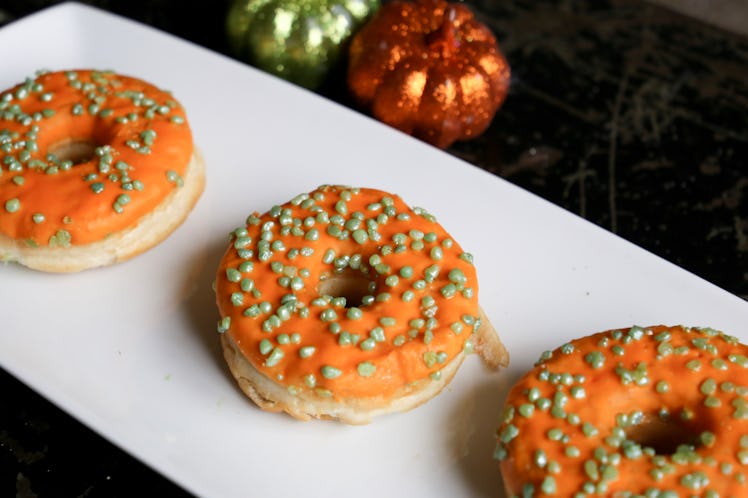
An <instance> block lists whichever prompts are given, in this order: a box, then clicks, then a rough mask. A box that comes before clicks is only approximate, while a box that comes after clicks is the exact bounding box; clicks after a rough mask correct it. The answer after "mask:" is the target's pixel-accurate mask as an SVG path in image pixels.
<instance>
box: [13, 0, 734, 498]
mask: <svg viewBox="0 0 748 498" xmlns="http://www.w3.org/2000/svg"><path fill="white" fill-rule="evenodd" d="M39 33H44V34H45V36H43V37H42V36H39ZM0 60H1V61H2V71H0V88H6V87H9V86H11V85H12V84H14V83H16V82H19V81H22V79H23V78H24V77H25V76H27V75H31V74H33V72H34V71H35V70H37V69H40V68H47V69H67V68H84V67H93V68H111V69H115V70H116V71H118V72H122V73H129V74H132V75H135V76H138V77H141V78H144V79H147V80H150V81H153V82H155V83H157V84H158V85H159V86H161V87H163V88H167V89H170V90H172V91H173V92H174V94H175V96H176V97H177V98H179V99H180V100H181V101H182V103H183V104H184V105H185V106H186V108H187V110H188V114H189V118H190V120H191V123H192V126H193V131H194V134H195V137H196V141H197V142H198V144H199V146H200V148H201V149H202V151H203V152H204V155H205V157H206V159H207V164H208V184H207V190H206V192H205V194H204V196H203V197H202V199H201V200H200V202H199V204H198V206H197V208H196V209H195V211H194V212H193V213H192V215H191V216H190V218H189V219H188V220H187V222H186V223H185V224H184V225H183V226H182V227H181V228H180V229H179V230H178V231H177V232H176V233H174V234H173V235H172V236H171V237H170V238H169V239H168V240H167V241H166V242H164V243H163V244H161V245H160V246H158V247H156V248H155V249H153V250H151V251H149V252H148V253H146V254H144V255H142V256H139V257H138V258H136V259H134V260H132V261H130V262H127V263H124V264H121V265H119V266H115V267H111V268H106V269H100V270H94V271H87V272H83V273H80V274H75V275H46V274H42V273H37V272H33V271H29V270H26V269H23V268H20V267H16V266H13V265H6V266H2V267H0V302H2V309H3V322H2V327H1V328H0V364H1V365H2V366H3V368H5V369H7V370H8V371H9V372H11V373H12V374H14V375H15V376H17V377H18V378H19V379H21V380H22V381H23V382H25V383H27V384H28V385H29V386H31V387H32V388H34V389H36V390H37V391H39V392H40V393H41V394H43V395H44V396H46V397H47V398H49V399H50V400H52V401H53V402H54V403H56V404H57V405H59V406H60V407H62V408H63V409H64V410H66V411H67V412H69V413H71V414H72V415H73V416H75V417H76V418H78V419H79V420H80V421H82V422H83V423H85V424H87V425H88V426H90V427H91V428H93V429H94V430H96V431H98V432H99V433H101V434H103V435H104V436H105V437H107V438H108V439H110V440H111V441H113V442H114V443H115V444H117V445H119V446H120V447H122V448H124V449H125V450H126V451H128V452H130V453H131V454H133V455H135V456H136V457H137V458H139V459H141V460H143V461H144V462H146V463H147V464H148V465H150V466H152V467H153V468H155V469H156V470H158V471H159V472H161V473H162V474H164V475H166V476H168V477H169V478H171V479H173V480H174V481H176V482H178V483H179V484H180V485H182V486H183V487H185V488H186V489H188V490H190V491H191V492H193V493H196V494H199V495H203V496H250V495H251V496H263V497H264V498H271V497H274V496H305V497H313V496H320V497H340V496H353V495H355V496H357V497H359V498H363V497H368V496H371V497H382V496H409V497H419V496H423V497H432V496H461V497H462V496H496V495H497V490H498V489H499V488H500V486H501V484H500V476H499V472H498V469H497V465H496V463H495V462H494V461H493V460H492V458H491V454H492V451H493V447H494V444H493V433H494V429H495V427H496V425H497V418H498V414H499V412H500V409H501V404H502V402H503V398H504V396H505V394H506V391H507V389H508V387H509V385H510V384H511V383H512V382H513V381H514V380H515V379H516V378H517V376H518V375H520V373H521V372H522V371H523V370H525V369H526V368H527V367H529V366H530V365H531V363H532V362H533V361H534V360H535V359H536V358H537V357H538V355H539V354H540V353H541V352H542V351H543V350H545V349H551V348H553V347H555V346H557V345H559V344H561V343H562V342H564V341H566V340H568V339H571V338H574V337H577V336H580V335H585V334H587V333H591V332H595V331H598V330H603V329H608V328H614V327H624V326H629V325H633V324H641V325H649V324H655V323H666V324H681V323H682V324H690V325H710V326H712V327H716V328H721V329H723V330H725V331H728V332H730V333H732V334H734V335H737V336H739V337H741V338H742V339H744V340H748V330H746V324H748V304H746V303H745V302H744V301H742V300H740V299H738V298H737V297H735V296H733V295H731V294H728V293H726V292H724V291H722V290H720V289H718V288H716V287H714V286H713V285H711V284H709V283H707V282H705V281H703V280H701V279H699V278H697V277H695V276H693V275H691V274H689V273H686V272H685V271H683V270H681V269H679V268H677V267H675V266H673V265H671V264H670V263H667V262H665V261H663V260H661V259H659V258H657V257H655V256H653V255H651V254H649V253H647V252H645V251H643V250H641V249H639V248H637V247H635V246H633V245H631V244H629V243H627V242H625V241H623V240H621V239H619V238H617V237H615V236H613V235H611V234H610V233H607V232H605V231H604V230H601V229H600V228H597V227H595V226H593V225H592V224H589V223H587V222H585V221H583V220H582V219H580V218H578V217H576V216H574V215H572V214H569V213H568V212H565V211H563V210H561V209H559V208H557V207H554V206H552V205H551V204H549V203H547V202H545V201H543V200H541V199H539V198H537V197H535V196H533V195H531V194H528V193H527V192H525V191H523V190H521V189H518V188H516V187H513V186H512V185H510V184H508V183H506V182H505V181H503V180H501V179H499V178H497V177H494V176H492V175H490V174H488V173H486V172H483V171H481V170H479V169H477V168H475V167H473V166H471V165H469V164H467V163H463V162H461V161H459V160H456V159H455V158H454V157H452V156H450V155H448V154H446V153H443V152H441V151H438V150H436V149H434V148H431V147H429V146H427V145H425V144H423V143H421V142H418V141H416V140H414V139H411V138H410V137H407V136H405V135H402V134H400V133H398V132H395V131H393V130H391V129H389V128H387V127H385V126H384V125H381V124H380V123H378V122H376V121H374V120H371V119H368V118H365V117H363V116H362V115H359V114H356V113H354V112H351V111H349V110H347V109H345V108H342V107H341V106H338V105H335V104H332V103H330V102H328V101H325V100H324V99H321V98H319V97H317V96H315V95H314V94H312V93H310V92H307V91H304V90H301V89H299V88H296V87H293V86H291V85H289V84H287V83H285V82H282V81H280V80H277V79H275V78H273V77H270V76H267V75H265V74H262V73H260V72H258V71H256V70H253V69H251V68H249V67H247V66H246V65H243V64H240V63H237V62H234V61H232V60H230V59H228V58H225V57H222V56H220V55H216V54H215V53H212V52H210V51H208V50H205V49H202V48H199V47H196V46H194V45H192V44H189V43H186V42H184V41H181V40H179V39H176V38H174V37H172V36H169V35H166V34H163V33H160V32H157V31H155V30H153V29H150V28H147V27H144V26H142V25H139V24H136V23H133V22H131V21H127V20H123V19H121V18H118V17H114V16H112V15H109V14H105V13H102V12H100V11H98V10H93V9H91V8H88V7H83V6H80V5H76V4H63V5H60V6H57V7H55V8H52V9H49V10H46V11H44V12H42V13H39V14H36V15H34V16H31V17H29V18H26V19H23V20H21V21H18V22H15V23H13V24H11V25H9V26H7V27H5V28H3V29H2V30H0ZM322 183H344V184H350V185H357V186H370V187H377V188H381V189H385V190H390V191H393V192H396V193H398V194H400V195H401V196H402V197H403V198H404V199H405V200H406V201H408V202H409V203H411V204H414V205H419V206H423V207H426V208H428V209H429V210H430V211H431V212H433V213H434V214H435V215H436V216H437V217H438V219H439V221H441V223H442V224H443V225H444V226H445V227H446V228H447V230H449V231H450V232H452V234H453V235H454V237H455V238H456V239H457V240H459V241H460V242H461V244H462V246H463V247H464V248H466V250H469V251H470V252H472V253H474V255H475V258H476V264H477V266H478V270H479V276H480V277H481V285H482V287H481V293H480V298H481V302H482V304H483V307H484V308H485V310H486V312H487V314H488V315H489V317H490V318H491V320H492V322H493V323H494V324H495V325H496V327H497V328H498V329H499V330H500V331H501V332H502V334H503V339H504V341H505V343H506V345H507V346H508V348H509V350H510V351H511V354H512V365H511V367H510V368H509V369H508V370H506V371H504V372H503V373H500V374H492V373H488V372H487V371H486V370H484V369H483V368H482V366H481V365H480V362H479V361H478V359H477V358H476V357H471V358H469V359H468V361H467V362H466V364H465V365H464V366H463V368H462V369H461V370H460V371H459V372H458V375H457V376H456V378H455V380H454V382H453V383H452V384H451V385H450V387H449V388H448V389H446V390H445V392H443V393H442V394H441V395H440V396H439V397H437V398H436V399H434V400H433V401H431V402H429V403H427V404H426V405H424V406H422V407H420V408H418V409H416V410H414V411H411V412H409V413H406V414H400V415H392V416H387V417H384V418H380V419H378V420H377V421H376V422H375V423H373V424H372V425H369V426H364V427H348V426H344V425H340V424H337V423H331V422H308V423H302V422H297V421H294V420H292V419H290V418H288V417H286V416H284V415H277V414H270V413H264V412H262V411H260V410H258V409H257V408H255V407H254V406H253V405H252V404H251V403H250V402H249V401H248V400H246V399H245V398H244V396H243V395H242V394H241V393H240V392H239V391H238V389H237V388H236V386H235V385H234V382H233V380H232V379H230V377H229V375H228V374H227V370H226V368H225V367H224V364H223V360H222V359H221V356H220V352H219V347H218V338H217V337H216V332H215V323H216V318H217V312H216V310H215V306H214V298H213V295H212V291H211V281H212V279H213V274H214V268H215V267H216V265H217V262H218V259H219V257H220V254H221V252H222V251H223V248H224V244H225V241H226V234H227V233H228V231H229V230H231V229H233V228H234V227H235V226H237V225H239V224H240V223H242V221H243V220H244V218H245V217H246V215H247V214H249V213H250V212H251V211H253V210H260V211H262V210H265V209H267V208H269V207H270V206H271V205H273V204H276V203H278V202H283V201H285V200H288V199H290V198H291V197H293V196H294V195H296V194H297V193H301V192H305V191H309V190H311V189H313V188H314V187H316V186H317V185H319V184H322Z"/></svg>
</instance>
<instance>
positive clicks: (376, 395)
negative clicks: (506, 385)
mask: <svg viewBox="0 0 748 498" xmlns="http://www.w3.org/2000/svg"><path fill="white" fill-rule="evenodd" d="M472 261H473V258H472V256H471V255H470V254H469V253H467V252H464V251H463V250H462V248H461V247H460V246H459V244H458V243H457V242H456V241H454V240H453V239H452V238H451V237H450V236H449V234H448V233H447V232H446V231H445V230H444V228H442V227H441V226H440V225H439V224H438V223H437V222H436V220H435V218H434V216H433V215H432V214H430V213H428V212H427V211H425V210H424V209H422V208H410V207H408V206H407V205H406V204H405V203H404V202H403V201H402V200H401V199H400V198H399V197H398V196H396V195H393V194H388V193H386V192H383V191H379V190H374V189H366V188H351V187H345V186H334V185H323V186H321V187H319V188H317V189H316V190H314V191H312V192H310V193H305V194H301V195H298V196H296V197H294V198H293V199H291V200H290V201H289V202H287V203H285V204H282V205H276V206H273V207H272V208H271V209H270V210H269V211H268V212H266V213H264V214H262V215H260V214H259V213H257V212H255V213H253V214H251V215H250V216H249V217H248V218H247V220H246V224H245V226H241V227H239V228H237V229H236V230H234V231H233V232H232V233H231V236H230V243H229V246H228V249H227V251H226V253H225V254H224V256H223V258H222V260H221V262H220V264H219V267H218V271H217V275H216V281H215V290H216V302H217V306H218V310H219V313H220V319H219V321H218V327H217V328H218V332H219V333H220V340H221V344H222V348H223V351H224V358H225V360H226V363H227V364H228V367H229V370H230V371H231V374H232V375H233V376H234V378H235V379H236V381H237V383H238V385H239V387H240V388H241V390H242V391H243V392H244V394H246V395H247V396H248V397H249V398H250V399H251V400H252V401H254V402H255V403H256V404H257V405H258V406H259V407H260V408H262V409H264V410H266V411H272V412H281V411H283V412H286V413H288V414H289V415H291V416H292V417H295V418H297V419H300V420H309V419H312V418H316V419H333V420H338V421H340V422H343V423H347V424H366V423H369V422H371V420H372V418H373V417H376V416H379V415H383V414H386V413H391V412H396V411H406V410H409V409H411V408H414V407H415V406H417V405H419V404H421V403H424V402H425V401H427V400H429V399H430V398H432V397H433V396H435V395H436V394H438V393H439V392H440V391H441V390H442V389H443V388H444V386H446V385H447V384H448V383H449V381H450V380H451V379H452V376H453V375H454V374H455V372H456V371H457V369H458V367H459V366H460V364H461V363H462V361H463V359H464V357H465V355H466V354H468V353H470V352H476V353H478V354H480V356H481V357H482V358H483V361H484V363H485V364H486V365H487V366H489V367H491V368H494V369H498V368H499V367H500V366H505V365H506V364H507V362H508V355H507V352H506V350H505V348H504V346H503V344H502V343H501V342H500V340H499V338H498V336H497V334H496V332H495V330H494V329H493V328H492V327H491V325H490V324H489V322H488V320H487V319H486V317H485V315H484V314H483V313H482V311H481V308H480V307H479V306H478V280H477V278H476V270H475V267H474V266H473V262H472Z"/></svg>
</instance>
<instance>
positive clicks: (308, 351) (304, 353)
mask: <svg viewBox="0 0 748 498" xmlns="http://www.w3.org/2000/svg"><path fill="white" fill-rule="evenodd" d="M315 351H317V348H315V347H314V346H303V347H301V348H299V356H300V357H301V358H309V357H311V356H312V355H313V354H314V353H315Z"/></svg>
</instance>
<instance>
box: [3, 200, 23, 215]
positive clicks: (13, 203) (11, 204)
mask: <svg viewBox="0 0 748 498" xmlns="http://www.w3.org/2000/svg"><path fill="white" fill-rule="evenodd" d="M19 209H21V201H19V200H18V199H16V198H13V199H9V200H7V201H5V210H6V211H7V212H9V213H15V212H16V211H18V210H19Z"/></svg>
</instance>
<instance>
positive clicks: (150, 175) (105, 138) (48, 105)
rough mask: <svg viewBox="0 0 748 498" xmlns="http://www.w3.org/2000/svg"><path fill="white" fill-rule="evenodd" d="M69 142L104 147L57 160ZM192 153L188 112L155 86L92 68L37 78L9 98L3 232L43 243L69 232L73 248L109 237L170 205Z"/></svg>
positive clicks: (4, 114) (4, 106) (2, 103)
mask: <svg viewBox="0 0 748 498" xmlns="http://www.w3.org/2000/svg"><path fill="white" fill-rule="evenodd" d="M76 87H78V88H76ZM135 92H140V93H138V94H136V93H135ZM133 118H136V119H133ZM35 127H38V129H36V128H35ZM149 130H150V131H149ZM144 133H145V135H144ZM148 135H150V136H148ZM65 141H73V142H84V143H88V144H89V148H93V147H96V148H98V149H97V151H92V152H93V153H92V154H88V156H91V155H92V156H93V157H86V158H84V159H85V160H84V161H83V162H80V163H79V164H73V165H70V164H69V163H68V164H65V163H64V162H62V161H60V160H61V159H64V158H59V157H57V158H50V157H48V154H49V153H50V152H52V151H54V150H56V148H57V145H58V144H60V143H62V142H65ZM147 143H150V145H148V146H147V147H148V149H147V153H141V152H146V149H140V150H141V152H138V151H137V150H135V148H140V147H142V146H145V145H147ZM3 146H4V148H3ZM107 146H108V151H109V156H106V155H105V154H104V157H103V159H104V161H103V163H102V156H101V155H97V154H96V152H98V153H99V154H103V153H104V152H105V151H106V150H107ZM192 152H193V144H192V134H191V131H190V128H189V125H188V123H187V121H186V117H185V113H184V109H182V107H181V106H180V105H179V103H177V102H176V101H175V100H174V97H172V96H171V94H169V93H168V92H165V91H162V90H159V89H158V88H156V87H154V86H153V85H151V84H149V83H146V82H144V81H141V80H138V79H135V78H131V77H127V76H122V75H118V74H114V73H112V72H102V71H89V70H77V71H60V72H53V73H41V74H39V75H37V76H36V77H35V78H33V79H32V78H29V79H27V80H26V82H24V83H22V84H19V85H17V86H16V87H14V88H11V89H9V90H7V91H5V92H3V93H2V94H0V168H2V174H0V233H2V234H4V235H7V236H9V237H11V238H13V239H16V240H26V241H27V243H29V244H30V245H39V246H46V245H48V244H50V243H51V244H52V245H55V236H57V235H58V234H59V233H60V231H63V232H64V233H66V234H68V235H69V237H67V238H68V239H69V242H70V243H71V244H73V245H83V244H87V243H91V242H96V241H99V240H102V239H104V238H105V237H106V236H107V235H110V234H112V233H116V232H119V231H121V230H124V229H126V228H128V227H131V226H134V225H135V224H136V223H137V222H138V220H139V219H140V218H141V217H142V216H144V215H145V214H147V213H149V212H150V211H152V210H153V209H154V208H155V207H156V206H157V205H158V204H159V203H161V202H162V201H163V200H164V198H165V197H166V196H167V195H168V194H169V193H170V192H172V190H173V189H174V188H175V186H176V185H177V184H178V183H179V182H180V181H181V180H180V178H181V175H183V174H184V172H185V170H186V169H187V165H188V164H189V161H190V158H191V156H192ZM110 158H111V161H109V159H110ZM123 171H124V172H125V174H124V175H123ZM93 175H95V178H94V176H93ZM19 178H21V179H20V180H19ZM100 186H103V190H101V191H100V192H98V193H96V192H95V191H94V190H98V187H100ZM123 194H124V195H125V197H120V196H122V195H123ZM39 214H41V215H43V221H40V219H41V218H40V217H39V216H38V215H39ZM34 215H37V216H36V217H34ZM35 219H36V221H35ZM63 245H64V244H63Z"/></svg>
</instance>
